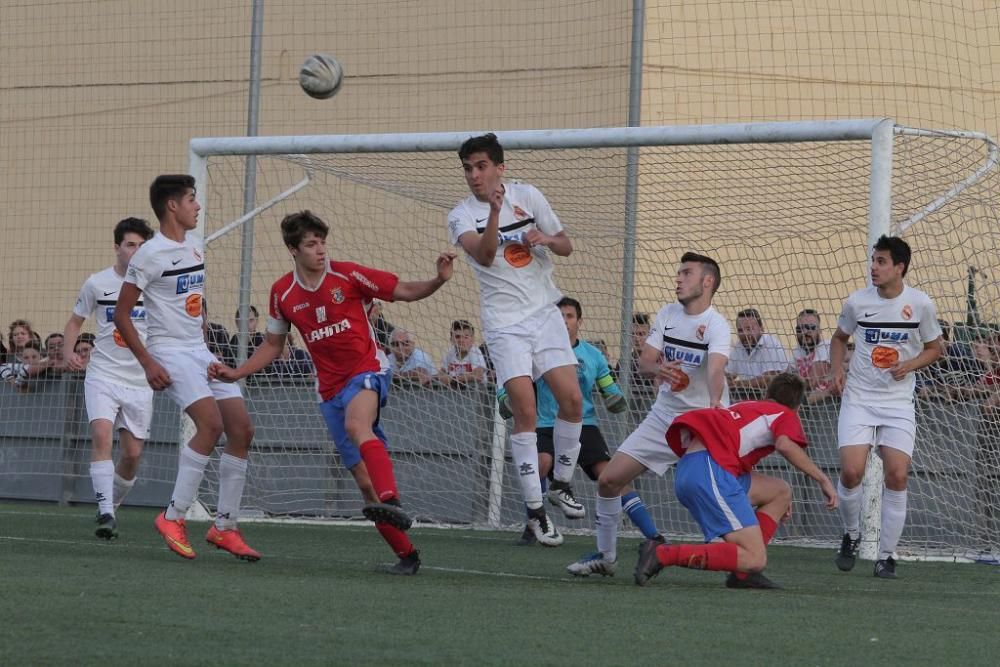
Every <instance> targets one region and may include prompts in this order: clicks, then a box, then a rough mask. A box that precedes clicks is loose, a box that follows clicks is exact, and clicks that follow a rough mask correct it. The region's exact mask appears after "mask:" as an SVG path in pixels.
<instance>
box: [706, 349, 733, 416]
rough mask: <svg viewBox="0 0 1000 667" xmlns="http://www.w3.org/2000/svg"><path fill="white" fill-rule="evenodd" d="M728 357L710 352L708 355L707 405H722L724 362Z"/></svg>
mask: <svg viewBox="0 0 1000 667" xmlns="http://www.w3.org/2000/svg"><path fill="white" fill-rule="evenodd" d="M728 362H729V357H727V356H726V355H724V354H718V353H715V352H712V353H710V354H709V355H708V400H709V405H710V406H711V407H713V408H718V407H720V406H721V405H722V392H723V390H725V388H726V363H728Z"/></svg>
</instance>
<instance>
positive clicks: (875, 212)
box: [189, 118, 998, 560]
mask: <svg viewBox="0 0 1000 667" xmlns="http://www.w3.org/2000/svg"><path fill="white" fill-rule="evenodd" d="M483 133H484V132H483V131H462V132H435V133H401V134H358V135H299V136H266V137H215V138H195V139H192V140H191V141H190V144H189V173H190V174H191V175H192V176H194V178H195V182H196V185H197V197H198V200H199V203H200V204H201V206H202V216H201V218H200V220H202V221H203V220H205V219H206V215H205V211H207V210H208V208H209V207H210V206H211V202H208V201H205V194H206V193H207V190H208V189H207V184H208V160H209V158H211V157H214V156H247V157H250V156H259V155H288V154H317V153H392V152H420V151H425V152H429V151H457V150H458V147H459V146H460V145H461V144H462V142H464V141H465V140H466V139H468V138H469V137H472V136H476V135H480V134H483ZM496 134H497V137H498V138H499V140H500V142H501V143H502V144H503V146H504V148H505V149H508V150H518V149H522V150H523V149H560V148H561V149H568V148H623V147H630V148H635V149H640V148H642V147H644V146H648V147H653V146H684V145H711V144H758V143H796V142H841V141H863V142H869V143H870V145H871V151H870V155H871V172H870V178H869V181H870V188H869V208H868V230H867V232H868V233H867V242H868V247H869V248H870V247H871V246H872V245H873V244H874V243H875V241H876V240H877V239H878V237H879V236H881V235H883V234H889V233H891V232H893V231H902V230H903V229H906V227H908V226H910V225H912V224H914V223H916V222H918V221H919V220H920V219H922V218H924V217H926V216H927V215H928V214H929V213H931V212H933V211H935V210H937V209H939V208H941V207H942V206H944V205H945V204H947V203H948V202H949V201H951V200H953V199H954V198H955V197H957V196H958V195H959V193H961V192H962V191H963V190H964V189H966V188H967V187H969V186H970V185H972V184H973V183H975V182H977V181H978V180H980V179H981V178H982V176H983V175H985V173H986V172H988V171H990V170H991V169H993V168H994V167H995V166H996V164H997V161H998V151H997V146H996V144H995V143H994V142H993V141H992V140H991V139H990V138H989V137H988V136H987V135H985V134H981V133H975V132H964V131H953V130H919V129H915V128H908V127H901V126H897V125H895V123H894V122H893V120H892V119H889V118H874V119H853V120H828V121H789V122H761V123H731V124H716V125H686V126H655V127H619V128H590V129H552V130H522V131H497V132H496ZM895 135H914V136H954V137H962V138H969V139H981V140H983V141H984V142H985V143H986V144H987V145H988V146H989V151H988V158H987V160H986V161H985V163H984V164H983V165H982V166H981V167H980V169H979V170H978V171H976V172H975V173H974V174H972V175H971V176H969V177H968V178H966V179H965V180H963V181H961V182H960V183H957V184H956V185H955V186H954V187H953V188H952V189H951V190H949V191H948V192H947V193H944V194H943V195H941V196H939V197H937V198H936V199H934V200H933V201H931V202H930V203H929V204H928V205H927V206H925V207H924V208H923V209H921V210H920V211H918V212H916V213H915V214H914V215H913V216H911V217H910V218H909V219H908V220H906V221H904V222H902V223H900V224H897V225H896V226H895V227H896V228H895V230H893V229H891V227H892V226H891V212H892V164H893V137H894V136H895ZM631 159H635V158H631ZM251 168H252V167H251ZM633 171H635V170H633ZM308 181H309V175H308V174H307V175H306V177H305V179H304V180H303V181H302V182H300V183H297V184H296V185H295V186H293V187H292V188H290V189H289V190H287V191H285V192H283V193H281V194H279V195H277V196H276V197H274V198H273V199H271V200H270V201H268V202H266V203H265V204H262V205H261V206H258V207H257V208H255V209H253V210H252V211H248V212H247V213H246V214H245V215H244V216H242V217H241V218H239V219H238V220H235V221H233V222H232V223H230V224H228V225H225V227H224V228H223V229H221V230H219V231H218V232H216V233H215V234H213V235H212V236H211V237H209V238H208V239H206V240H207V241H211V240H213V239H214V238H217V237H218V236H220V235H222V234H224V233H226V232H228V231H231V230H232V229H235V228H237V227H240V226H241V225H242V224H244V223H246V222H248V221H251V220H252V219H253V218H254V217H255V216H256V215H258V214H260V213H261V212H263V211H264V210H267V209H268V208H270V207H271V206H273V205H274V204H277V203H278V202H280V201H282V200H283V199H286V198H287V197H290V196H291V195H292V194H294V192H296V191H297V190H299V189H301V188H302V187H305V186H306V185H307V183H308ZM626 187H627V188H628V187H629V185H628V184H627V185H626ZM631 187H633V188H634V180H633V181H632V184H631ZM629 201H630V200H629V197H628V195H626V202H627V204H626V211H625V215H626V216H629V215H634V198H632V199H631V201H632V202H633V203H632V204H628V202H629ZM199 224H201V223H199ZM251 224H252V223H251ZM245 270H249V267H245ZM869 280H870V278H869ZM844 296H845V297H846V296H847V295H846V294H845V295H844ZM499 447H500V448H501V451H499V452H495V454H499V455H500V456H499V460H500V462H501V464H499V465H495V466H494V468H496V470H494V471H493V474H492V475H491V493H490V496H491V498H492V497H493V496H494V495H496V496H497V497H499V489H500V482H501V479H500V478H496V479H494V478H495V477H497V476H498V475H499V476H502V468H503V465H502V461H503V451H502V448H503V441H502V440H501V441H500V443H499ZM873 452H874V450H873ZM494 485H496V487H495V488H494ZM864 486H865V502H864V510H863V516H862V529H863V531H864V532H863V534H862V549H861V556H862V558H866V559H870V560H874V558H875V556H876V551H877V545H878V524H879V516H880V511H881V509H880V505H881V496H882V492H881V491H882V466H881V460H880V459H879V458H878V456H876V455H874V454H873V455H870V456H869V462H868V469H867V471H866V474H865V483H864ZM494 492H495V493H494Z"/></svg>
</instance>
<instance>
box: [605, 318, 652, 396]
mask: <svg viewBox="0 0 1000 667" xmlns="http://www.w3.org/2000/svg"><path fill="white" fill-rule="evenodd" d="M647 338H649V313H632V349H631V350H629V353H628V358H627V361H626V362H625V366H624V367H622V359H619V360H618V362H617V363H616V364H615V368H614V371H613V374H614V376H615V379H616V380H617V381H618V384H624V382H625V380H626V379H627V380H628V384H629V387H630V391H631V393H633V394H646V395H650V396H651V395H652V394H653V391H654V390H655V389H656V381H655V379H654V378H651V377H646V376H645V375H643V374H642V372H640V371H639V355H640V354H642V348H643V346H645V344H646V339H647ZM622 357H623V358H624V357H625V354H624V353H622ZM606 358H608V357H607V355H606V354H605V359H606Z"/></svg>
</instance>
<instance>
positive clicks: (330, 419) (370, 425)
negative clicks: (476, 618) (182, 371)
mask: <svg viewBox="0 0 1000 667" xmlns="http://www.w3.org/2000/svg"><path fill="white" fill-rule="evenodd" d="M329 230H330V228H329V227H328V226H327V225H326V223H325V222H323V221H322V220H321V219H320V218H318V217H317V216H316V215H314V214H313V213H311V212H310V211H301V212H299V213H293V214H291V215H289V216H286V217H285V219H284V220H282V221H281V236H282V240H283V241H284V243H285V246H286V247H287V248H288V251H289V252H290V253H291V255H292V258H293V259H294V260H295V268H294V270H293V271H291V272H290V273H286V274H285V275H284V276H282V277H281V278H279V279H278V280H277V281H276V282H275V283H274V285H273V286H272V287H271V297H270V319H269V320H268V323H267V335H266V337H265V338H264V344H263V345H261V346H260V347H258V348H257V351H256V352H254V354H253V356H251V357H250V358H249V359H247V360H246V362H245V363H244V364H243V365H241V366H240V367H239V368H237V369H235V370H234V369H232V368H229V367H228V366H224V365H222V364H213V365H212V366H211V368H209V375H210V376H211V377H213V378H218V379H220V380H224V381H227V382H232V381H234V380H238V379H240V378H244V377H246V376H248V375H251V374H252V373H256V372H257V371H259V370H261V369H263V368H264V367H265V366H267V365H268V364H270V363H271V362H272V361H274V360H275V359H277V358H278V357H279V356H280V355H281V352H282V350H283V349H284V347H285V337H286V336H287V335H288V332H289V331H290V329H291V325H293V324H294V325H295V327H296V328H297V329H298V330H299V332H300V333H301V334H302V339H303V340H304V341H305V342H306V347H307V348H308V349H309V353H310V354H311V355H312V359H313V363H314V364H315V365H316V376H317V380H318V387H317V388H318V391H319V394H320V399H321V401H322V402H321V403H320V412H322V414H323V417H324V418H325V419H326V423H327V427H328V428H329V429H330V435H331V436H332V437H333V441H334V443H335V444H336V446H337V451H338V452H339V453H340V457H341V460H342V461H343V463H344V465H345V466H346V467H347V468H348V470H350V471H351V474H352V475H353V476H354V480H355V482H356V483H357V485H358V488H359V489H360V490H361V493H362V495H363V496H364V499H365V501H366V502H367V503H368V504H367V505H365V507H364V508H363V510H362V512H363V513H364V515H365V516H366V517H368V518H369V519H371V520H372V521H374V522H375V527H376V528H378V531H379V533H381V535H382V538H383V539H385V541H386V542H388V543H389V546H390V547H392V550H393V551H394V552H395V553H396V555H397V556H398V557H399V559H400V560H399V562H398V563H397V564H396V565H395V566H394V567H393V568H392V569H391V570H390V572H392V573H393V574H416V572H417V569H418V568H419V567H420V556H419V552H418V551H417V550H416V549H415V548H414V547H413V544H412V543H411V542H410V540H409V538H408V537H407V536H406V533H405V532H404V531H406V530H408V529H409V528H410V525H411V524H412V520H411V519H410V517H409V516H408V515H407V514H406V513H405V512H403V510H402V509H401V507H400V502H399V491H398V490H397V489H396V478H395V475H394V474H393V469H392V461H390V460H389V455H388V453H387V452H386V446H385V442H386V437H385V433H383V432H382V428H381V426H380V425H379V409H380V408H381V407H382V406H384V405H385V403H386V399H387V397H388V394H389V375H388V372H387V369H388V360H387V359H386V357H385V355H384V354H383V353H382V352H381V351H380V350H379V347H378V345H377V343H376V341H375V337H374V335H373V333H372V329H371V327H370V326H369V324H368V308H369V306H370V305H371V302H372V299H382V300H385V301H417V300H419V299H423V298H425V297H428V296H430V295H431V294H433V293H434V292H436V291H437V290H438V289H439V288H440V287H441V286H442V285H444V284H445V283H446V282H447V281H448V280H449V279H450V278H451V275H452V270H453V265H452V261H453V260H454V259H455V254H454V253H451V252H445V253H442V254H441V255H440V256H439V257H438V259H437V276H435V277H434V278H432V279H430V280H423V281H414V282H400V281H399V278H398V277H397V276H396V275H395V274H392V273H388V272H386V271H379V270H376V269H370V268H368V267H365V266H361V265H359V264H354V263H351V262H335V261H332V260H330V259H328V258H327V254H326V237H327V234H328V233H329Z"/></svg>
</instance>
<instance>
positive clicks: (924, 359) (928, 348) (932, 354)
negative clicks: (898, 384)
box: [889, 337, 941, 381]
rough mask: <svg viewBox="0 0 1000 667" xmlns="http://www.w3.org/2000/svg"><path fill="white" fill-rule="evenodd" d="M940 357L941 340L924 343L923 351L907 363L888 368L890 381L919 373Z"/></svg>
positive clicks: (900, 362)
mask: <svg viewBox="0 0 1000 667" xmlns="http://www.w3.org/2000/svg"><path fill="white" fill-rule="evenodd" d="M940 357H941V338H940V337H938V338H935V339H934V340H930V341H927V342H926V343H924V349H922V350H921V351H920V354H918V355H917V356H915V357H913V358H912V359H909V360H907V361H898V362H896V363H895V364H893V365H892V367H891V368H889V373H891V374H892V379H893V380H896V381H899V380H902V379H903V378H905V377H906V374H907V373H912V372H913V371H919V370H920V369H921V368H924V367H926V366H930V365H931V364H933V363H934V362H935V361H937V360H938V359H939V358H940Z"/></svg>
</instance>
